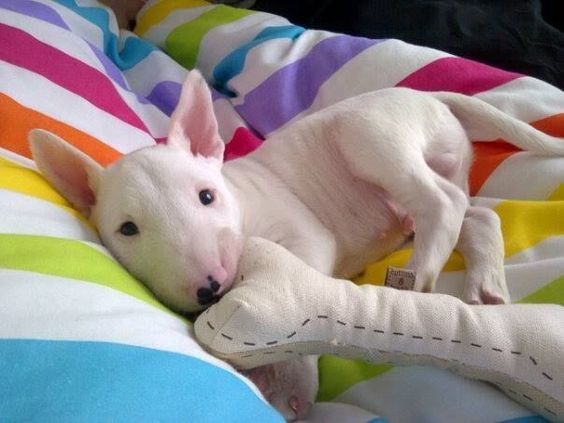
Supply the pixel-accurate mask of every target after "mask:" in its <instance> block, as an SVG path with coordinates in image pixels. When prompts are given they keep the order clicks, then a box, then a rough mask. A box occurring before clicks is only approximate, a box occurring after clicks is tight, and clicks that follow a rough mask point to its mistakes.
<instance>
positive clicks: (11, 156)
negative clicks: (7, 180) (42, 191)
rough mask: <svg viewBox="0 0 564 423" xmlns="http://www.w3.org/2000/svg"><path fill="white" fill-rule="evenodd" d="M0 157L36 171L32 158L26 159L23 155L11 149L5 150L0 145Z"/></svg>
mask: <svg viewBox="0 0 564 423" xmlns="http://www.w3.org/2000/svg"><path fill="white" fill-rule="evenodd" d="M0 157H1V158H3V159H5V160H8V161H10V162H12V163H15V164H17V165H18V166H22V167H25V168H27V169H31V170H34V171H37V166H36V165H35V162H34V161H33V160H31V159H28V158H27V157H24V156H20V155H19V154H16V153H14V152H13V151H10V150H6V149H5V148H2V147H0Z"/></svg>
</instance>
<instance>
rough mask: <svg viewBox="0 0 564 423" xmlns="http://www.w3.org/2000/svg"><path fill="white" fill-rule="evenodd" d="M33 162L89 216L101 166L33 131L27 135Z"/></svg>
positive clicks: (63, 143) (54, 138)
mask: <svg viewBox="0 0 564 423" xmlns="http://www.w3.org/2000/svg"><path fill="white" fill-rule="evenodd" d="M28 140H29V144H30V148H31V154H32V156H33V160H35V163H36V164H37V167H38V168H39V170H40V171H41V173H42V174H43V176H45V178H46V179H47V180H48V181H49V182H50V183H51V184H52V185H53V186H54V187H55V188H56V189H57V191H59V193H60V194H61V195H62V196H63V197H65V198H66V199H67V200H68V201H69V202H70V203H71V204H72V205H73V206H74V207H76V209H78V211H80V212H81V213H82V214H84V215H85V216H86V217H88V216H90V213H91V209H92V206H93V205H94V204H96V190H97V189H98V184H99V181H100V177H101V175H102V172H103V170H104V169H103V167H102V166H100V165H99V164H98V163H97V162H95V161H94V160H92V159H91V158H90V157H88V156H87V155H86V154H84V153H83V152H82V151H80V150H78V149H77V148H75V147H73V146H71V145H70V144H68V143H67V142H66V141H65V140H63V139H62V138H59V137H58V136H56V135H54V134H52V133H50V132H47V131H44V130H42V129H32V130H31V131H30V132H29V134H28Z"/></svg>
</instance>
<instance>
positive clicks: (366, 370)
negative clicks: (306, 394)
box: [317, 355, 394, 401]
mask: <svg viewBox="0 0 564 423" xmlns="http://www.w3.org/2000/svg"><path fill="white" fill-rule="evenodd" d="M393 368H394V366H392V365H390V364H376V365H375V364H368V363H366V362H364V361H355V360H345V359H344V358H339V357H335V356H332V355H324V356H322V357H321V358H320V359H319V392H318V394H317V401H331V400H334V399H335V398H336V397H337V396H338V395H340V394H342V393H343V392H345V391H346V390H347V389H349V388H350V387H352V386H354V385H356V384H357V383H359V382H362V381H364V380H368V379H372V378H373V377H376V376H379V375H381V374H382V373H385V372H387V371H388V370H391V369H393Z"/></svg>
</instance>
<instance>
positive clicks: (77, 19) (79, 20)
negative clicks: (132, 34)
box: [36, 0, 117, 51]
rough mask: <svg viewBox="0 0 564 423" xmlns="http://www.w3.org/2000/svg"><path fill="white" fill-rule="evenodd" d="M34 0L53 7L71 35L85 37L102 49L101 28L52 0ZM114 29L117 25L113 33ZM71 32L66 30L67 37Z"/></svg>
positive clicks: (102, 36)
mask: <svg viewBox="0 0 564 423" xmlns="http://www.w3.org/2000/svg"><path fill="white" fill-rule="evenodd" d="M36 1H39V2H40V3H43V4H45V5H46V6H48V7H49V8H51V9H54V10H55V11H56V12H57V13H58V14H59V15H60V16H61V18H62V19H63V21H64V22H65V23H66V24H67V25H68V27H69V28H70V31H71V33H72V36H73V37H76V38H82V39H85V40H87V41H88V42H90V43H91V44H93V45H95V46H96V47H98V48H99V49H100V50H102V51H103V50H104V34H103V32H102V30H101V29H100V28H99V27H97V26H96V25H94V24H93V23H92V22H90V21H89V20H88V19H85V18H83V17H82V16H80V15H79V14H77V13H75V12H74V11H73V10H71V9H69V8H68V7H65V6H63V5H61V4H58V3H57V2H54V1H52V0H36ZM97 6H98V7H100V4H99V3H97ZM116 29H117V27H116V28H115V29H114V33H115V30H116ZM71 33H69V32H67V37H68V36H69V35H71Z"/></svg>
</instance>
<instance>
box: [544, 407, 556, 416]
mask: <svg viewBox="0 0 564 423" xmlns="http://www.w3.org/2000/svg"><path fill="white" fill-rule="evenodd" d="M543 409H544V410H545V411H548V412H549V413H550V414H552V415H553V416H557V414H556V413H555V412H554V411H552V410H549V409H548V408H546V407H543Z"/></svg>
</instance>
